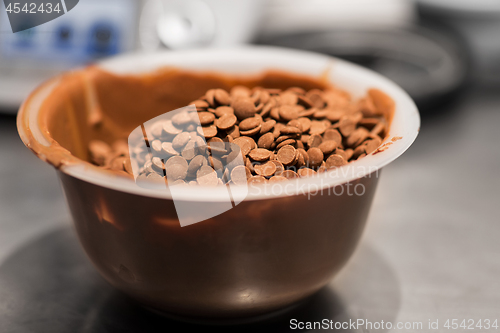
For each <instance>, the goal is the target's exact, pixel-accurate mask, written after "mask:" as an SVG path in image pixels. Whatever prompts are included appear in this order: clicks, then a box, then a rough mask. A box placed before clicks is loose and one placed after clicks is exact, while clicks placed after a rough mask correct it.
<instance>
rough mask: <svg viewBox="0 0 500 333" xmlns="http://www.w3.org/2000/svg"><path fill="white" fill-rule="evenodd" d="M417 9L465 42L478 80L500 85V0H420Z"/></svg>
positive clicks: (472, 78)
mask: <svg viewBox="0 0 500 333" xmlns="http://www.w3.org/2000/svg"><path fill="white" fill-rule="evenodd" d="M417 10H418V14H419V17H420V19H421V20H424V21H425V22H427V23H432V24H434V25H436V26H439V29H440V30H445V29H446V30H447V31H449V32H450V33H453V34H455V35H456V36H458V37H459V38H461V39H462V40H463V41H464V45H466V46H467V50H468V52H469V54H470V60H471V61H470V62H471V80H473V81H474V83H479V84H481V85H488V86H495V87H498V86H499V85H500V39H499V37H498V34H499V32H500V1H495V0H476V1H470V0H454V1H447V0H446V1H445V0H418V1H417Z"/></svg>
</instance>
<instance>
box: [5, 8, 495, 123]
mask: <svg viewBox="0 0 500 333" xmlns="http://www.w3.org/2000/svg"><path fill="white" fill-rule="evenodd" d="M499 20H500V4H499V3H498V2H497V1H495V0H479V1H468V0H459V1H453V0H417V1H406V0H376V1H371V0H311V1H300V0H238V1H227V0H84V1H81V2H80V3H79V5H78V10H76V11H74V12H73V11H71V12H68V13H67V14H65V15H64V16H62V17H60V18H58V19H57V20H54V21H51V22H49V23H46V24H43V25H41V26H38V27H35V28H32V29H29V30H25V31H23V32H21V33H16V34H13V33H12V32H11V30H10V26H9V22H8V20H7V16H6V13H5V8H3V7H2V10H1V13H0V107H1V110H2V112H4V113H7V112H10V113H15V112H16V110H17V108H18V106H19V104H20V103H21V101H22V100H23V99H24V97H26V95H27V94H28V93H29V92H30V91H31V90H32V89H33V88H34V87H35V86H36V85H37V84H39V83H40V82H42V81H43V80H44V79H46V78H48V77H50V76H52V75H54V74H56V73H58V72H60V71H62V70H67V69H69V68H72V67H75V66H80V65H85V64H88V63H91V62H92V61H95V60H97V59H100V58H104V57H108V56H112V55H116V54H119V53H123V52H132V51H154V50H159V49H171V50H176V49H181V48H190V47H224V46H233V45H238V44H245V43H255V44H267V45H276V46H283V47H290V48H298V49H304V50H310V51H316V52H322V53H326V54H330V55H333V56H337V57H341V58H345V59H348V60H350V61H354V62H357V63H359V64H361V65H363V66H367V67H370V68H372V69H374V70H376V71H378V72H380V73H382V74H384V75H386V76H388V77H390V78H391V79H393V80H394V81H396V82H397V83H399V84H400V85H402V86H403V87H404V88H405V89H406V90H407V91H408V92H409V93H410V94H411V95H412V97H414V99H415V100H416V101H417V102H418V103H419V106H421V108H424V110H422V111H426V109H427V107H432V106H435V105H437V104H439V103H440V102H443V101H447V100H449V99H450V98H452V97H453V95H454V94H455V93H456V92H457V91H459V90H460V88H462V87H463V85H464V83H465V82H467V83H471V81H474V82H475V83H480V84H486V85H490V84H493V85H494V84H499V82H498V81H500V79H499V78H500V65H499V62H498V59H499V57H500V45H499V43H498V38H497V33H498V29H499V28H500V23H499Z"/></svg>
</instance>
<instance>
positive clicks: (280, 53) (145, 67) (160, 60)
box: [17, 46, 420, 202]
mask: <svg viewBox="0 0 500 333" xmlns="http://www.w3.org/2000/svg"><path fill="white" fill-rule="evenodd" d="M242 63H243V64H245V65H248V64H252V66H242ZM96 65H97V66H98V67H99V68H102V69H104V70H107V71H110V72H112V73H114V74H117V75H120V74H127V75H130V74H132V75H133V74H146V73H151V72H153V71H156V70H158V69H160V68H162V67H176V68H180V69H185V70H190V71H200V72H221V68H223V70H222V71H223V72H224V73H227V74H230V75H231V74H232V75H246V74H258V73H259V72H263V71H266V70H270V69H275V70H276V69H277V70H282V71H286V72H291V73H297V74H306V75H309V76H316V75H318V76H321V75H322V76H325V75H326V77H327V78H328V81H329V82H331V83H333V84H334V85H335V86H337V87H340V88H342V89H345V90H347V91H348V92H350V93H351V94H353V95H354V96H356V95H359V96H361V95H362V94H364V93H366V90H367V89H368V88H370V87H371V88H377V89H380V90H382V91H383V92H385V93H386V94H388V95H389V96H390V97H391V98H393V99H394V101H395V102H396V109H395V112H394V116H393V119H392V123H391V126H390V129H389V134H388V136H387V138H386V139H385V140H384V141H383V143H382V145H385V147H386V149H385V150H383V151H380V152H379V153H377V154H373V153H372V154H370V155H367V156H365V157H364V158H362V159H360V160H359V161H354V162H351V163H349V164H347V165H345V166H342V167H340V168H337V169H334V170H330V171H327V172H324V173H321V174H318V175H316V176H313V177H307V178H300V179H296V180H292V181H288V182H283V183H282V184H283V186H285V187H286V190H284V189H283V186H282V187H281V191H279V190H278V191H277V190H276V186H277V185H278V184H280V183H274V184H272V185H271V184H263V185H259V186H249V187H248V188H247V187H246V186H243V187H241V188H236V189H234V186H233V187H232V188H231V191H232V192H233V193H232V194H233V195H238V193H234V191H235V190H236V191H237V192H238V191H241V193H239V194H240V195H242V196H243V197H244V198H245V200H261V199H269V198H278V197H288V196H293V195H301V194H303V195H311V194H312V193H314V194H317V193H318V191H323V190H326V189H330V188H333V187H335V186H339V185H344V184H346V183H350V182H352V181H355V180H357V179H359V178H363V177H367V176H370V177H371V175H373V174H375V176H378V171H379V170H380V169H381V168H382V167H384V166H386V165H387V164H389V163H391V162H392V161H394V160H395V159H396V158H398V157H399V156H401V155H402V154H403V153H404V152H405V151H406V150H407V149H408V148H409V147H410V146H411V144H412V143H413V142H414V141H415V139H416V137H417V135H418V133H419V131H420V115H419V112H418V109H417V107H416V105H415V103H414V102H413V100H412V99H411V98H410V96H409V95H408V94H407V93H406V92H405V91H404V90H403V89H402V88H400V87H399V86H398V85H396V84H395V83H394V82H392V81H390V80H389V79H387V78H385V77H383V76H382V75H380V74H378V73H375V72H373V71H371V70H369V69H366V68H363V67H361V66H358V65H356V64H353V63H350V62H347V61H344V60H341V59H338V58H335V57H331V56H327V55H323V54H319V53H314V52H309V51H299V50H292V49H287V48H280V47H271V46H239V47H235V48H212V49H202V50H200V49H191V50H183V51H162V52H154V53H144V52H137V53H130V54H124V55H120V56H117V57H113V58H108V59H106V60H104V61H101V62H98V63H97V64H96ZM214 66H215V67H217V66H219V69H215V70H212V69H211V68H212V67H214ZM236 68H237V69H236ZM352 77H355V78H356V79H352ZM60 78H61V75H59V76H56V77H55V78H52V79H50V80H48V81H46V82H45V83H43V84H42V85H41V86H40V87H38V88H37V89H36V90H35V91H33V92H32V93H31V94H30V95H29V97H28V98H27V99H26V100H25V101H24V103H23V104H22V106H21V108H20V111H19V114H18V119H17V123H18V131H19V134H20V136H21V139H22V141H23V142H24V144H25V145H26V146H27V147H29V148H30V149H32V150H33V152H34V153H35V154H37V151H36V146H33V145H30V141H29V139H28V132H30V134H31V135H32V138H33V139H34V140H35V141H36V143H37V144H38V145H42V146H45V147H48V148H49V149H50V147H51V144H50V143H49V142H50V138H48V137H47V133H42V132H41V131H40V128H39V126H38V112H39V110H40V105H41V103H42V102H43V100H44V99H45V98H46V96H48V95H49V94H50V92H51V91H52V90H53V89H54V87H56V86H57V84H58V83H59V80H60ZM342 78H343V79H345V80H344V81H345V82H343V81H342V80H340V79H342ZM353 90H356V91H353ZM359 96H358V97H359ZM37 156H38V157H39V158H42V159H44V158H43V156H40V155H39V154H37ZM79 161H81V160H79ZM58 169H59V171H61V172H63V173H64V174H67V175H69V176H71V177H74V178H77V179H80V180H82V181H85V182H89V183H93V184H96V185H99V186H102V187H105V188H109V189H113V190H117V191H122V192H126V193H130V194H136V195H140V196H146V197H154V198H162V199H172V193H171V192H170V190H169V189H168V188H166V187H165V186H164V185H162V184H159V185H158V186H153V187H151V188H148V189H146V188H142V187H139V186H138V185H136V183H135V182H134V180H132V179H130V178H127V177H123V176H119V175H114V174H111V173H110V172H104V171H103V170H102V169H100V168H98V167H96V166H93V165H92V164H90V163H88V162H85V161H81V163H70V164H63V165H60V166H58ZM227 193H228V192H227V188H226V187H224V186H220V187H203V186H198V187H196V191H193V188H192V187H188V186H186V187H182V188H179V187H176V191H175V199H176V200H182V201H199V202H221V201H226V200H227ZM329 193H330V192H329Z"/></svg>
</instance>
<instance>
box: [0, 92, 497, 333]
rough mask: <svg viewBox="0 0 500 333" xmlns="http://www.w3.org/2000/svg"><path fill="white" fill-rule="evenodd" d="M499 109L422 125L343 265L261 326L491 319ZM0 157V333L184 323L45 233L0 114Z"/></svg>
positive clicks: (40, 187) (21, 152)
mask: <svg viewBox="0 0 500 333" xmlns="http://www.w3.org/2000/svg"><path fill="white" fill-rule="evenodd" d="M499 107H500V97H499V96H498V93H497V92H496V91H490V92H487V91H478V90H476V91H471V92H468V93H466V95H465V96H464V98H463V100H462V101H461V102H460V104H459V105H458V106H456V107H454V108H453V109H452V110H450V111H451V112H443V113H440V115H439V118H436V117H435V118H433V119H424V121H423V124H422V130H421V133H420V136H419V138H418V140H417V141H416V142H415V144H414V145H413V146H412V147H411V149H410V150H409V151H408V152H407V153H406V154H405V155H404V157H402V158H400V159H398V160H397V161H395V162H394V163H392V164H391V165H390V166H388V167H386V169H385V170H384V176H383V177H382V178H381V180H380V183H379V188H378V190H377V194H376V198H375V202H374V205H373V207H372V211H371V215H370V218H369V221H368V226H367V229H366V230H365V234H364V236H363V239H362V246H361V247H360V248H359V249H358V250H357V251H356V253H355V254H354V256H353V258H352V259H351V261H350V262H349V264H348V265H347V267H346V268H345V269H344V270H343V271H342V272H341V274H340V275H339V276H338V277H337V278H336V279H335V280H334V281H332V283H331V284H330V285H329V287H328V288H327V289H325V290H323V291H322V292H321V293H320V294H319V295H318V296H316V298H314V299H313V300H312V301H311V302H312V303H309V304H305V305H304V306H303V307H302V308H301V309H300V311H299V313H295V314H294V313H288V314H284V315H283V318H282V319H281V320H277V321H276V322H274V323H272V324H269V326H266V327H267V330H268V331H273V332H277V331H279V332H287V331H290V329H289V326H288V322H289V320H290V319H291V318H293V317H292V316H297V317H298V318H301V319H302V320H321V319H323V318H327V319H332V320H345V319H346V318H367V319H370V320H372V321H380V320H384V321H386V320H393V321H396V322H399V321H401V322H404V321H411V322H414V321H421V322H423V323H424V325H425V324H426V323H427V322H428V320H429V319H430V320H432V321H435V320H438V319H439V323H440V329H438V330H433V331H434V332H449V330H447V329H445V328H443V324H444V322H445V321H446V319H453V318H456V319H459V322H461V321H462V319H476V320H477V319H480V318H481V319H490V320H493V319H500V318H498V317H500V280H499V279H498V276H500V242H499V241H498V237H499V235H500V224H499V223H498V216H499V215H500V208H499V205H498V201H499V199H500V177H498V170H500V156H499V154H500V153H499V149H498V125H499V124H500V112H499ZM0 156H1V159H0V212H1V214H0V295H4V297H2V298H0V331H1V332H2V333H3V332H8V333H11V332H27V331H31V332H46V331H50V332H54V333H57V332H68V331H81V332H117V331H123V329H125V328H131V330H132V331H134V330H135V331H138V330H140V331H143V332H160V331H161V332H163V331H165V330H166V329H167V328H170V329H171V330H173V331H180V330H181V329H186V328H187V327H186V326H185V325H183V324H178V323H174V322H172V321H169V320H162V319H159V318H156V317H152V316H151V315H149V314H148V313H146V312H143V311H141V310H140V309H139V308H137V307H136V306H134V305H132V304H131V303H129V302H128V301H126V300H125V299H124V298H123V297H122V296H120V295H119V294H116V293H114V292H113V291H112V290H111V289H109V288H108V287H107V286H106V285H105V284H103V282H102V281H100V280H99V279H100V278H98V277H97V275H96V274H95V273H93V272H92V270H91V269H90V268H89V266H88V263H87V262H86V260H85V259H84V258H83V257H82V254H81V252H80V250H79V248H78V247H77V246H76V244H75V238H74V236H72V233H71V232H70V233H67V232H66V231H64V230H62V231H61V230H56V231H53V229H54V228H56V227H57V228H65V226H66V225H67V224H68V222H67V221H68V220H69V216H68V213H67V210H66V208H65V203H64V202H63V197H62V194H61V191H60V189H59V186H58V185H57V181H56V175H55V172H54V171H53V170H52V169H51V168H50V167H49V166H47V165H45V164H44V163H43V162H40V161H39V160H38V159H37V158H36V157H35V156H32V155H31V156H30V152H29V151H28V150H27V149H25V148H24V147H23V145H22V143H21V141H20V140H19V139H18V137H17V133H16V130H15V124H14V121H13V119H8V118H2V119H1V122H0ZM21 263H26V264H27V265H29V264H32V265H33V266H31V267H32V270H30V269H29V267H26V266H25V265H23V264H21ZM57 267H63V268H65V267H66V268H67V267H72V269H69V270H68V271H67V274H64V272H60V271H59V272H58V271H57V269H56V268H57ZM30 276H31V278H30ZM54 281H60V282H61V283H60V284H56V283H55V282H54ZM23 283H24V284H23ZM65 288H66V289H65ZM60 290H66V291H67V292H65V293H59V291H60ZM12 295H14V296H18V297H13V298H12ZM7 296H9V297H7ZM35 296H36V297H35ZM424 327H425V326H424ZM247 329H248V330H251V327H247ZM206 330H207V331H209V330H214V331H218V332H220V331H221V329H213V328H208V329H206ZM233 331H234V330H233ZM255 331H266V329H265V328H261V329H260V330H259V329H255ZM378 331H383V330H378ZM393 331H395V332H398V331H400V332H404V331H408V330H393ZM423 331H425V330H423ZM353 332H356V331H353ZM359 332H361V331H359Z"/></svg>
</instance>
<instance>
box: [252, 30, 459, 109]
mask: <svg viewBox="0 0 500 333" xmlns="http://www.w3.org/2000/svg"><path fill="white" fill-rule="evenodd" d="M257 42H258V43H259V44H267V45H276V46H283V47H291V48H298V49H303V50H308V51H314V52H321V53H325V54H329V55H332V56H336V57H339V58H342V59H346V60H349V61H352V62H355V63H358V64H360V65H362V66H365V67H368V68H371V69H373V70H375V71H376V72H379V73H381V74H382V75H384V76H386V77H388V78H390V79H391V80H393V81H394V82H396V83H397V84H399V85H400V86H402V87H403V88H404V89H405V90H406V91H407V92H408V93H409V94H410V96H411V97H412V98H413V99H414V100H415V102H416V103H417V105H418V107H419V108H420V110H421V111H423V112H430V110H431V109H434V108H435V107H437V106H439V105H441V104H442V103H444V102H448V101H450V100H452V99H453V97H454V96H455V95H457V92H458V91H459V90H460V88H461V87H462V85H463V84H464V83H465V81H466V77H467V67H468V66H467V64H468V60H467V58H468V57H467V55H466V52H465V51H464V48H463V47H462V46H461V44H460V43H459V42H457V41H454V40H453V39H452V38H450V37H448V36H446V35H444V34H442V33H440V32H438V31H435V30H431V29H428V28H423V27H412V28H410V29H390V30H389V29H387V30H384V29H377V30H371V31H370V30H351V29H342V30H335V31H328V32H305V33H297V34H289V35H279V36H272V37H265V38H261V39H260V40H258V41H257Z"/></svg>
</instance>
